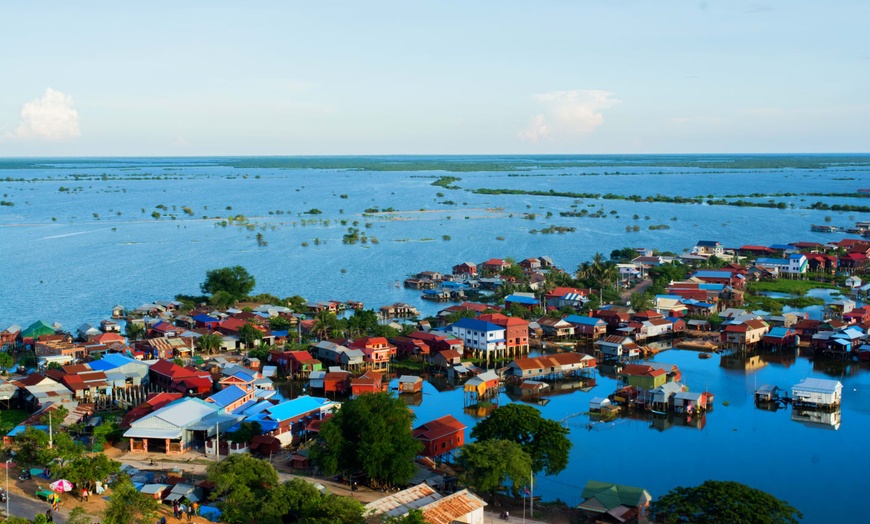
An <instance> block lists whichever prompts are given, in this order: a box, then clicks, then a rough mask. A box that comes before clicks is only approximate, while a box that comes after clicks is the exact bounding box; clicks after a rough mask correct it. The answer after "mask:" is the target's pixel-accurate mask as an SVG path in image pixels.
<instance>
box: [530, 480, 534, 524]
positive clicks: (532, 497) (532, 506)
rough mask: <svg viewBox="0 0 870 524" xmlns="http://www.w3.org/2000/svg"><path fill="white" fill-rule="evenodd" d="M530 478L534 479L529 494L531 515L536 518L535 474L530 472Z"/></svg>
mask: <svg viewBox="0 0 870 524" xmlns="http://www.w3.org/2000/svg"><path fill="white" fill-rule="evenodd" d="M529 478H531V479H532V492H531V493H530V494H529V517H530V518H535V474H534V472H532V473H529Z"/></svg>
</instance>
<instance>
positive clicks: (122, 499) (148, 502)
mask: <svg viewBox="0 0 870 524" xmlns="http://www.w3.org/2000/svg"><path fill="white" fill-rule="evenodd" d="M158 507H159V504H158V503H157V501H156V500H155V499H154V498H153V497H149V496H148V495H144V494H142V493H140V492H139V491H138V490H137V489H136V488H135V487H134V486H133V483H131V482H130V478H129V477H127V476H126V475H124V476H122V477H121V480H119V481H118V482H117V483H115V485H114V486H113V487H112V494H111V495H110V496H109V504H108V505H107V506H106V509H105V510H104V511H103V522H104V523H105V524H152V523H153V522H154V519H156V518H157V508H158Z"/></svg>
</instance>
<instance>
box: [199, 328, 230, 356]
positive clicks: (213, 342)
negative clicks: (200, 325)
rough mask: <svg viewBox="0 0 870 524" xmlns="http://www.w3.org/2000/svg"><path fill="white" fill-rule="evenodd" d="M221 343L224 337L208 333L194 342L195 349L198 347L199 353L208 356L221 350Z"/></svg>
mask: <svg viewBox="0 0 870 524" xmlns="http://www.w3.org/2000/svg"><path fill="white" fill-rule="evenodd" d="M223 342H224V337H222V336H221V335H219V334H217V333H209V334H207V335H203V336H201V337H199V340H197V341H196V347H198V348H199V350H200V351H203V352H205V353H206V354H209V355H210V354H212V353H215V352H217V350H219V349H220V348H221V345H223Z"/></svg>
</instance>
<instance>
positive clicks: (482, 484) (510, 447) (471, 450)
mask: <svg viewBox="0 0 870 524" xmlns="http://www.w3.org/2000/svg"><path fill="white" fill-rule="evenodd" d="M456 463H457V465H459V466H460V467H461V468H462V471H463V472H462V475H461V479H462V481H463V482H464V483H465V484H466V485H468V486H471V487H472V488H474V489H476V490H477V491H480V492H482V493H489V494H490V498H491V499H492V498H493V497H494V496H495V493H496V492H497V491H498V490H499V489H501V488H502V487H503V486H504V485H505V482H508V481H509V482H510V483H511V486H512V487H513V489H514V491H517V490H518V488H519V487H520V486H524V485H526V484H527V483H528V481H529V477H530V476H531V474H532V457H531V456H529V454H528V453H526V452H525V451H523V447H522V446H521V445H519V444H518V443H516V442H511V441H508V440H499V439H495V440H484V441H481V442H475V443H473V444H466V445H465V446H463V447H462V449H461V451H460V452H459V455H458V456H457V458H456Z"/></svg>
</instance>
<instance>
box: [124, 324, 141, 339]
mask: <svg viewBox="0 0 870 524" xmlns="http://www.w3.org/2000/svg"><path fill="white" fill-rule="evenodd" d="M144 335H145V325H144V324H139V323H133V322H127V337H128V338H129V339H130V340H139V339H140V338H142V336H144Z"/></svg>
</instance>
